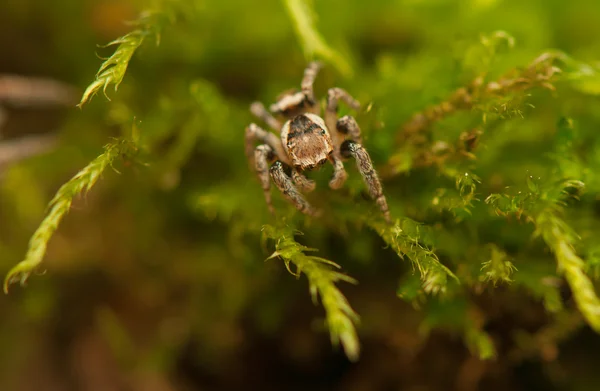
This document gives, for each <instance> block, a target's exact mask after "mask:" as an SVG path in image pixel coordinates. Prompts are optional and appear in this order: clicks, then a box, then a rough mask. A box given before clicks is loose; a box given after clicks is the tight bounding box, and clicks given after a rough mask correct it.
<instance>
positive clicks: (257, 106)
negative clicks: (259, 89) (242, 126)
mask: <svg viewBox="0 0 600 391" xmlns="http://www.w3.org/2000/svg"><path fill="white" fill-rule="evenodd" d="M250 112H251V113H252V114H253V115H254V116H256V117H257V118H259V119H260V120H261V121H263V122H264V123H266V124H267V125H269V127H270V128H271V129H273V130H276V131H278V132H279V131H280V130H281V123H280V122H279V121H277V120H276V119H275V117H273V116H272V115H271V113H269V112H268V111H267V109H266V108H265V105H263V104H262V103H261V102H254V103H252V104H251V105H250Z"/></svg>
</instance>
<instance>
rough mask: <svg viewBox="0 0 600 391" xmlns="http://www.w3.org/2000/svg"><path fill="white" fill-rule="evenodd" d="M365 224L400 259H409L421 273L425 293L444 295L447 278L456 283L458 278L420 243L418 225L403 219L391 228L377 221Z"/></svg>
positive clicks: (433, 253)
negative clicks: (414, 233)
mask: <svg viewBox="0 0 600 391" xmlns="http://www.w3.org/2000/svg"><path fill="white" fill-rule="evenodd" d="M367 224H368V225H369V226H370V227H371V228H372V229H374V230H375V231H376V232H377V233H378V234H379V236H381V238H382V239H383V240H384V241H385V242H386V243H387V244H388V246H390V247H391V248H392V250H394V251H395V252H396V254H398V256H400V258H404V256H406V257H408V259H410V261H411V262H412V264H413V266H414V267H415V268H417V270H419V273H421V286H422V288H423V290H424V291H425V293H428V294H432V295H435V294H438V293H442V294H443V293H445V292H446V289H447V287H448V277H450V278H452V279H454V280H456V281H457V282H458V278H457V277H456V276H455V275H454V273H452V271H450V269H448V268H447V267H446V266H444V265H443V264H442V263H441V262H440V260H439V258H438V256H437V255H436V254H435V252H433V251H432V250H431V249H429V248H427V247H425V246H424V245H422V244H421V243H420V241H419V236H418V229H419V224H418V223H416V222H414V221H412V220H410V219H403V220H398V221H396V223H395V224H394V225H393V226H390V225H388V224H386V223H384V222H380V221H378V220H369V221H368V222H367ZM411 228H412V229H411ZM410 230H413V231H416V233H417V234H416V235H412V234H411V233H409V231H410Z"/></svg>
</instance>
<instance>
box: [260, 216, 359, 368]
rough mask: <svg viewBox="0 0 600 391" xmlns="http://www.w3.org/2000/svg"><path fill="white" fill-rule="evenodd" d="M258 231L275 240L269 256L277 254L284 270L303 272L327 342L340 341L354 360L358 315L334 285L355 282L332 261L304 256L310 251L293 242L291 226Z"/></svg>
mask: <svg viewBox="0 0 600 391" xmlns="http://www.w3.org/2000/svg"><path fill="white" fill-rule="evenodd" d="M262 231H263V235H264V237H266V238H269V239H274V240H276V241H277V243H276V249H275V252H274V253H273V255H271V256H270V257H269V259H271V258H274V257H280V258H281V259H283V261H284V262H285V266H286V267H287V269H288V271H290V273H292V274H293V275H295V276H297V277H299V276H300V274H302V273H304V275H305V276H306V278H307V279H308V283H309V287H310V294H311V296H312V299H313V302H314V303H317V296H320V297H321V303H322V304H323V308H325V313H326V323H327V327H328V328H329V334H330V336H331V343H332V344H333V345H334V346H335V345H338V344H339V343H340V342H341V344H342V347H343V348H344V352H345V353H346V356H347V357H348V358H349V359H350V360H352V361H356V360H358V356H359V354H360V344H359V342H358V337H357V335H356V329H355V324H356V323H358V321H359V317H358V315H357V314H356V312H354V310H353V309H352V307H350V304H349V303H348V300H347V299H346V297H344V295H343V294H342V292H340V290H339V289H338V288H337V286H336V285H335V283H336V282H338V281H346V282H350V283H353V284H355V283H356V280H354V279H353V278H351V277H348V276H347V275H345V274H342V273H339V272H337V271H335V269H339V268H340V266H339V265H337V264H336V263H334V262H331V261H329V260H326V259H323V258H319V257H314V256H309V255H306V254H305V252H306V251H314V250H312V249H310V248H307V247H305V246H303V245H301V244H299V243H298V242H296V241H295V240H294V231H293V230H292V229H291V228H289V227H285V228H284V227H273V226H270V225H265V226H264V227H263V229H262ZM290 264H294V265H295V266H296V273H294V272H292V269H291V268H290Z"/></svg>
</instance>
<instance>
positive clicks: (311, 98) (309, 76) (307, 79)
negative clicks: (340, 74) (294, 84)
mask: <svg viewBox="0 0 600 391" xmlns="http://www.w3.org/2000/svg"><path fill="white" fill-rule="evenodd" d="M321 66H322V65H321V63H320V62H318V61H313V62H311V63H309V64H308V66H307V67H306V69H305V70H304V77H303V78H302V83H301V87H302V93H303V94H304V96H305V97H306V100H307V101H308V104H310V106H311V107H312V106H315V105H316V104H317V101H316V99H315V92H314V90H313V85H314V83H315V79H316V77H317V73H319V70H320V69H321Z"/></svg>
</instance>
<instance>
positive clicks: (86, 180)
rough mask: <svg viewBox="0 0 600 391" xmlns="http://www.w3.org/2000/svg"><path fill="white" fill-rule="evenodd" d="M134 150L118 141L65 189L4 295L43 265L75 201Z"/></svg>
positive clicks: (54, 201)
mask: <svg viewBox="0 0 600 391" xmlns="http://www.w3.org/2000/svg"><path fill="white" fill-rule="evenodd" d="M133 150H135V147H134V146H133V145H132V144H131V142H130V141H128V140H121V141H116V142H114V143H112V144H109V145H107V146H106V147H105V151H104V153H103V154H101V155H100V156H98V157H97V158H96V159H94V160H93V161H92V162H91V163H90V164H88V165H87V166H86V167H85V168H84V169H82V170H81V171H79V172H78V173H77V174H76V175H75V176H74V177H73V178H71V180H69V181H68V182H67V183H65V184H64V185H62V186H61V187H60V189H59V190H58V192H57V193H56V195H55V196H54V198H53V199H52V201H50V203H49V205H48V212H47V214H46V217H45V218H44V220H42V222H41V224H40V226H39V227H38V229H37V230H36V231H35V233H34V234H33V236H32V237H31V239H30V241H29V248H28V250H27V253H26V254H25V259H24V260H23V261H21V262H20V263H18V264H17V265H16V266H14V267H13V268H12V269H11V270H10V271H9V272H8V274H7V275H6V278H5V279H4V292H5V293H8V287H9V285H10V284H12V283H15V282H20V283H21V285H24V284H25V282H27V279H28V278H29V276H30V275H31V273H33V271H34V270H35V269H36V268H38V267H39V265H40V264H41V263H42V259H43V258H44V255H45V254H46V248H47V245H48V242H49V241H50V239H51V238H52V235H53V234H54V232H55V231H56V230H57V228H58V225H59V224H60V222H61V220H62V219H63V217H64V216H65V215H66V214H67V213H68V212H69V209H70V208H71V204H72V202H73V199H74V198H75V197H76V196H77V195H79V194H81V193H87V192H88V191H89V190H90V189H91V188H92V187H93V186H94V184H96V182H97V181H98V179H99V178H100V176H101V175H102V173H103V172H104V170H105V169H106V168H107V167H109V166H111V165H112V164H113V162H114V161H115V159H117V158H119V157H121V156H123V155H128V154H131V153H132V151H133Z"/></svg>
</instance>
